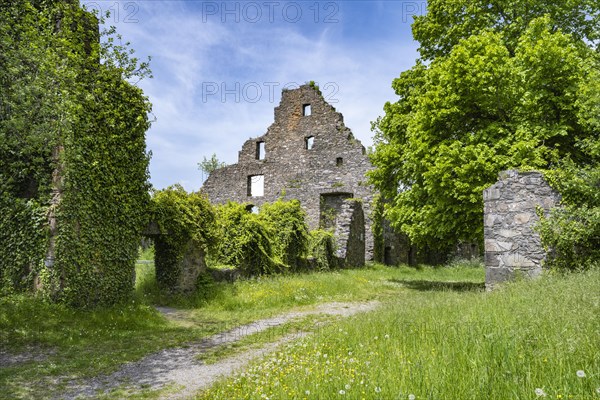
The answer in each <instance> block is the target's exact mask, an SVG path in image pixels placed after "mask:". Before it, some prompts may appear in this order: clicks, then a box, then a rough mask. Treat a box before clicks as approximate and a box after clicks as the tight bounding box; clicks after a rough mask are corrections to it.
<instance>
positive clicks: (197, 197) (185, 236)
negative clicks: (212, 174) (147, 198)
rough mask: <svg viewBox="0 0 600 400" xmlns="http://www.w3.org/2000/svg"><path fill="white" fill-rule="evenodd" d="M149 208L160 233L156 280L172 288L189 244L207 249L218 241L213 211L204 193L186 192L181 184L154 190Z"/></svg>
mask: <svg viewBox="0 0 600 400" xmlns="http://www.w3.org/2000/svg"><path fill="white" fill-rule="evenodd" d="M151 209H152V212H151V214H152V218H153V220H154V221H156V223H157V224H158V227H159V229H160V232H161V235H159V236H157V237H156V238H155V265H156V279H157V281H158V284H159V286H160V287H161V288H163V289H164V288H171V287H173V286H174V285H175V283H176V282H177V279H178V277H179V276H180V274H181V273H182V271H181V269H182V260H183V257H184V256H185V254H186V251H187V250H188V249H189V246H190V245H193V246H198V247H200V248H202V249H203V250H204V251H205V252H206V251H209V250H210V248H211V247H212V246H213V245H215V243H216V242H217V237H218V234H219V232H218V230H217V226H216V215H215V210H214V208H213V207H212V205H211V204H210V203H209V201H208V199H207V198H206V197H205V196H204V195H202V194H200V193H189V194H188V193H187V192H186V191H185V189H183V187H181V186H180V185H174V186H170V187H168V188H167V189H164V190H161V191H158V192H155V193H154V196H153V198H152V207H151Z"/></svg>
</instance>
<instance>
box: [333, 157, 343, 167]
mask: <svg viewBox="0 0 600 400" xmlns="http://www.w3.org/2000/svg"><path fill="white" fill-rule="evenodd" d="M335 165H337V166H338V167H341V166H342V165H344V159H343V158H342V157H338V158H336V159H335Z"/></svg>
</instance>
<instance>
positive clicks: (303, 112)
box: [202, 84, 373, 260]
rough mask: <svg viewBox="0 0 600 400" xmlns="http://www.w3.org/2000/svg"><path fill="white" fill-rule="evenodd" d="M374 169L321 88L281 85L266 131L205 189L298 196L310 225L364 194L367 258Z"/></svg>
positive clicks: (240, 198)
mask: <svg viewBox="0 0 600 400" xmlns="http://www.w3.org/2000/svg"><path fill="white" fill-rule="evenodd" d="M370 169H372V166H371V163H370V162H369V160H368V157H367V155H366V151H365V148H364V146H363V145H362V144H361V143H360V141H358V140H357V139H355V138H354V136H353V134H352V131H351V130H350V129H349V128H348V127H346V126H345V125H344V118H343V116H342V114H341V113H339V112H337V111H336V110H335V108H334V107H332V106H331V105H330V104H328V103H327V102H326V101H325V99H324V98H323V96H322V95H321V93H320V91H319V90H318V88H316V87H314V86H312V85H309V84H306V85H302V86H301V87H300V88H298V89H292V90H283V92H282V96H281V103H280V104H279V106H278V107H276V108H275V121H274V122H273V124H272V125H271V126H270V127H269V128H268V129H267V132H266V133H265V134H264V135H262V136H260V137H257V138H254V139H250V140H247V141H246V142H245V143H244V145H243V146H242V150H241V151H240V152H239V158H238V162H237V163H236V164H233V165H229V166H226V167H223V168H220V169H217V170H215V171H214V172H213V173H211V174H210V176H209V177H208V179H207V180H206V182H205V183H204V186H203V187H202V191H203V192H204V193H206V194H207V195H208V198H209V199H210V201H211V202H212V203H216V204H222V203H226V202H227V201H229V200H231V201H236V202H240V203H250V204H252V205H253V206H257V207H260V206H261V205H262V204H264V203H267V202H273V201H276V200H277V199H278V198H283V199H284V200H291V199H298V200H299V201H300V203H301V204H302V207H303V208H304V210H305V211H306V213H307V217H308V218H307V223H308V225H309V227H310V229H316V228H319V227H320V226H322V225H323V219H324V218H325V219H326V218H328V217H332V218H335V216H336V215H337V214H338V213H340V212H342V207H341V205H342V204H343V203H344V202H343V200H344V199H347V198H355V199H360V200H362V206H363V207H362V208H363V212H364V220H365V237H364V241H365V258H366V259H367V260H370V259H372V258H373V234H372V232H371V218H370V217H371V207H372V201H373V188H372V187H371V186H370V185H368V184H367V183H366V177H365V173H366V172H367V171H369V170H370ZM331 209H333V211H332V210H331ZM327 213H331V214H332V215H326V214H327ZM324 215H325V217H324Z"/></svg>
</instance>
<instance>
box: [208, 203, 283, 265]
mask: <svg viewBox="0 0 600 400" xmlns="http://www.w3.org/2000/svg"><path fill="white" fill-rule="evenodd" d="M217 224H218V228H219V230H220V237H221V240H220V242H219V244H218V245H217V246H216V247H215V250H214V251H213V252H212V253H211V258H212V259H214V260H217V262H219V263H222V264H229V265H235V266H236V267H238V268H239V269H240V271H241V272H242V274H244V275H246V276H252V275H263V274H270V273H274V272H278V271H281V270H282V268H283V267H284V266H283V265H282V264H281V262H280V261H279V260H278V259H277V258H276V254H275V250H274V248H273V242H274V235H275V232H273V230H272V227H271V226H270V225H269V224H268V223H266V222H265V221H264V220H262V219H261V218H260V217H259V216H258V215H256V214H254V213H251V212H249V211H248V210H247V209H246V205H245V204H238V203H233V202H228V203H227V204H226V205H221V206H218V207H217Z"/></svg>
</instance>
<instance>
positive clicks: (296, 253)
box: [259, 200, 309, 271]
mask: <svg viewBox="0 0 600 400" xmlns="http://www.w3.org/2000/svg"><path fill="white" fill-rule="evenodd" d="M259 216H260V218H261V220H263V221H264V222H265V223H267V224H268V225H269V226H270V228H271V231H272V232H273V250H274V253H275V255H276V256H277V257H278V258H279V259H280V260H281V261H282V262H283V263H284V264H285V265H287V266H289V267H291V268H292V270H294V271H297V270H299V269H301V264H302V259H303V258H304V257H306V254H307V251H308V238H309V234H308V228H307V226H306V222H305V220H306V213H305V212H304V210H303V209H302V207H300V202H299V201H298V200H291V201H283V200H277V201H276V202H274V203H271V204H264V205H263V206H262V207H261V209H260V214H259Z"/></svg>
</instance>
